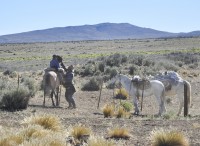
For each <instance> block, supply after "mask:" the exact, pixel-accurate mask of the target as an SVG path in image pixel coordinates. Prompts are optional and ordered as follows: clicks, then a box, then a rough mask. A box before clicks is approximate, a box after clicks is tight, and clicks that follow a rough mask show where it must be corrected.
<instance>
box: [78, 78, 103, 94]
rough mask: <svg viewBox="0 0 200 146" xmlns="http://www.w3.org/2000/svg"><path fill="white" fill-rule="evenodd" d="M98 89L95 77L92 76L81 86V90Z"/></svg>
mask: <svg viewBox="0 0 200 146" xmlns="http://www.w3.org/2000/svg"><path fill="white" fill-rule="evenodd" d="M99 89H100V87H99V82H98V81H97V79H95V78H92V79H90V81H89V82H87V83H86V84H85V85H83V87H82V89H81V90H82V91H98V90H99Z"/></svg>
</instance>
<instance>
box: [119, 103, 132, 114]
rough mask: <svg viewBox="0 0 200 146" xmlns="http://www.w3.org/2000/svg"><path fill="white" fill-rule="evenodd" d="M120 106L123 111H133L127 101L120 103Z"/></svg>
mask: <svg viewBox="0 0 200 146" xmlns="http://www.w3.org/2000/svg"><path fill="white" fill-rule="evenodd" d="M120 105H121V106H122V107H123V108H124V110H125V111H127V112H130V111H131V110H132V109H133V104H132V103H131V102H128V101H122V102H121V103H120Z"/></svg>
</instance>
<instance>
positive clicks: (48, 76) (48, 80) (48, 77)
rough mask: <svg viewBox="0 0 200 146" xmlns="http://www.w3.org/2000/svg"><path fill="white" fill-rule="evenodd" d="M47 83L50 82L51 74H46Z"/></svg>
mask: <svg viewBox="0 0 200 146" xmlns="http://www.w3.org/2000/svg"><path fill="white" fill-rule="evenodd" d="M45 84H46V85H49V84H50V74H46V76H45Z"/></svg>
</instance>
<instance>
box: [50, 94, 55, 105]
mask: <svg viewBox="0 0 200 146" xmlns="http://www.w3.org/2000/svg"><path fill="white" fill-rule="evenodd" d="M53 94H54V91H51V100H52V104H53V106H55V103H54V100H53Z"/></svg>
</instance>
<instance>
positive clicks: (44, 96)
mask: <svg viewBox="0 0 200 146" xmlns="http://www.w3.org/2000/svg"><path fill="white" fill-rule="evenodd" d="M43 106H45V92H44V100H43Z"/></svg>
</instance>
